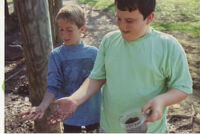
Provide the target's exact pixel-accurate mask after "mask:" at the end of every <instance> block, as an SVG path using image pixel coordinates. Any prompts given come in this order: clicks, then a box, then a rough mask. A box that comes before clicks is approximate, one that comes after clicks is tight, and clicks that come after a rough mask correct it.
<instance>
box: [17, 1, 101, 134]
mask: <svg viewBox="0 0 200 134" xmlns="http://www.w3.org/2000/svg"><path fill="white" fill-rule="evenodd" d="M56 21H57V23H58V26H59V31H60V36H61V38H62V40H63V42H64V43H63V44H62V45H61V46H59V47H57V48H56V49H54V50H53V51H52V52H51V53H50V55H49V62H48V77H47V81H48V86H47V91H46V93H45V95H44V98H43V100H42V102H41V104H40V105H39V106H37V107H33V108H31V109H30V110H28V111H27V112H24V113H22V114H21V115H26V116H25V117H24V118H23V120H30V119H31V120H36V119H41V118H42V117H43V115H44V113H45V111H46V109H47V108H48V106H49V105H50V103H51V102H53V101H54V100H55V99H59V98H62V97H65V96H70V95H72V94H73V93H74V92H75V91H76V90H77V89H78V88H79V87H80V85H81V84H82V83H83V82H84V80H85V79H86V78H87V77H88V75H89V74H90V71H91V70H92V68H93V65H94V61H95V58H96V55H97V51H98V50H97V48H95V47H92V46H86V45H84V43H83V42H81V39H80V36H81V34H82V32H84V31H85V16H84V11H83V10H82V9H81V7H79V6H78V5H75V4H72V3H69V4H67V5H66V6H64V7H63V8H61V9H60V11H59V12H58V14H57V16H56ZM100 98H101V93H100V91H99V92H97V93H96V94H95V95H94V96H93V97H91V98H90V99H88V100H87V101H86V102H85V103H83V104H82V105H80V106H79V107H78V109H77V110H76V112H74V113H73V114H72V115H71V116H70V118H68V119H66V120H64V121H63V123H64V132H65V133H81V132H82V128H83V127H82V126H85V128H86V132H92V131H93V130H95V129H97V128H98V127H99V120H100V102H101V100H100Z"/></svg>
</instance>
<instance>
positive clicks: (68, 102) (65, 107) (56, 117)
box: [47, 97, 78, 124]
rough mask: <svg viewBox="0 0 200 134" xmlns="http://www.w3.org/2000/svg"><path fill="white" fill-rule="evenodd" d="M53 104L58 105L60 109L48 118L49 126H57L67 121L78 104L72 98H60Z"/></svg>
mask: <svg viewBox="0 0 200 134" xmlns="http://www.w3.org/2000/svg"><path fill="white" fill-rule="evenodd" d="M52 104H58V108H57V109H56V110H55V111H54V112H53V113H52V114H51V115H50V116H49V117H48V118H47V120H48V124H56V123H59V122H62V121H64V120H65V119H67V118H68V117H69V116H70V115H71V114H72V113H73V112H74V111H76V109H77V107H78V104H77V103H76V102H75V101H74V100H73V99H71V98H70V97H63V98H60V99H58V100H56V101H54V102H52Z"/></svg>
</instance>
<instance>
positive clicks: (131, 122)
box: [120, 109, 148, 133]
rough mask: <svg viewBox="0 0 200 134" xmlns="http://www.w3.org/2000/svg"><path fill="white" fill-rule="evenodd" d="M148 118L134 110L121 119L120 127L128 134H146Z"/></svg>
mask: <svg viewBox="0 0 200 134" xmlns="http://www.w3.org/2000/svg"><path fill="white" fill-rule="evenodd" d="M145 120H146V116H145V115H143V114H142V113H141V110H139V109H132V110H129V111H127V112H125V113H124V114H123V115H122V116H121V117H120V125H121V127H122V128H124V129H125V130H126V131H127V132H128V133H146V132H147V129H148V128H147V125H146V123H144V121H145Z"/></svg>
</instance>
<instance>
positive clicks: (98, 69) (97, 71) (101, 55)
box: [89, 37, 107, 79]
mask: <svg viewBox="0 0 200 134" xmlns="http://www.w3.org/2000/svg"><path fill="white" fill-rule="evenodd" d="M106 43H107V41H106V38H105V37H104V39H103V41H102V42H101V45H100V47H99V51H98V54H97V57H96V60H95V64H94V67H93V70H92V71H91V73H90V75H89V78H91V79H105V78H106V71H105V45H106Z"/></svg>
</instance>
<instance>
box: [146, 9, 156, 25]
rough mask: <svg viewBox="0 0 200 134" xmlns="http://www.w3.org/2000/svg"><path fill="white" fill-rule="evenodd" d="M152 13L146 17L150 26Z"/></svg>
mask: <svg viewBox="0 0 200 134" xmlns="http://www.w3.org/2000/svg"><path fill="white" fill-rule="evenodd" d="M154 15H155V14H154V12H152V13H151V14H150V15H149V16H148V17H147V24H150V23H151V22H152V20H153V18H154Z"/></svg>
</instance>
